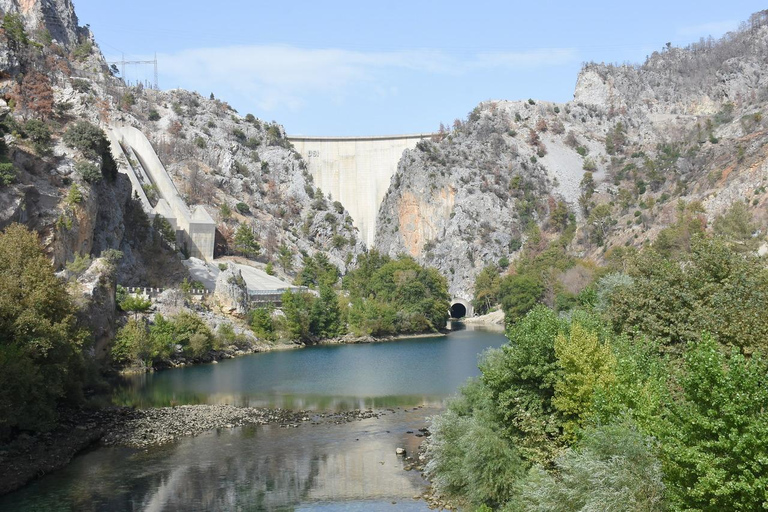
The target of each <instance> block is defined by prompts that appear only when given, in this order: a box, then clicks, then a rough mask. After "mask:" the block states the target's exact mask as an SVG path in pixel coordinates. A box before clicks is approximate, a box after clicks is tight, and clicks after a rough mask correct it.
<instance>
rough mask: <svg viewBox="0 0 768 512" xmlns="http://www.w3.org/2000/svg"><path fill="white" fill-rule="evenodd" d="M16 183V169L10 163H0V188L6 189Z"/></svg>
mask: <svg viewBox="0 0 768 512" xmlns="http://www.w3.org/2000/svg"><path fill="white" fill-rule="evenodd" d="M14 181H16V168H15V167H14V166H13V164H12V163H10V162H0V187H6V186H8V185H10V184H11V183H13V182H14Z"/></svg>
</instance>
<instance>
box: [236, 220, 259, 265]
mask: <svg viewBox="0 0 768 512" xmlns="http://www.w3.org/2000/svg"><path fill="white" fill-rule="evenodd" d="M234 248H235V251H236V252H239V253H240V254H242V255H243V256H246V257H248V258H252V257H254V256H256V255H257V254H259V251H260V250H261V246H260V245H259V242H257V241H256V237H255V236H254V234H253V230H252V229H251V228H250V227H249V226H247V225H245V224H240V226H238V228H237V231H236V232H235V238H234Z"/></svg>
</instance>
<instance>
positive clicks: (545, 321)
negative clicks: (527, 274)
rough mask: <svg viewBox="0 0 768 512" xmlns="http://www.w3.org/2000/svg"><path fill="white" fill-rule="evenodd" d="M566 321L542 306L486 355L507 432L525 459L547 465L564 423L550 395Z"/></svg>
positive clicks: (486, 375) (485, 373)
mask: <svg viewBox="0 0 768 512" xmlns="http://www.w3.org/2000/svg"><path fill="white" fill-rule="evenodd" d="M560 332H567V323H566V322H565V321H564V320H560V319H559V318H558V317H557V314H556V313H555V312H554V311H552V310H551V309H549V308H547V307H544V306H537V307H535V308H534V309H533V310H532V311H531V312H530V313H528V314H527V315H526V316H525V317H523V319H522V320H520V321H519V322H517V323H515V324H510V325H509V326H508V327H507V337H508V338H509V340H510V342H509V343H508V344H506V345H504V346H502V347H501V349H499V350H498V351H491V352H488V353H487V354H486V356H485V357H484V359H483V360H482V361H481V363H480V371H481V372H482V376H481V379H482V382H483V383H484V384H485V386H487V388H488V390H489V392H490V396H491V399H492V400H493V403H494V404H496V407H497V409H498V415H499V417H498V422H499V424H500V425H502V426H503V432H504V435H505V436H506V437H507V438H509V439H511V440H513V442H514V443H515V444H516V445H517V446H518V449H519V450H520V454H521V455H522V457H523V458H524V459H525V460H528V461H531V462H536V463H541V464H548V463H550V462H551V461H552V459H553V458H554V456H555V455H556V454H557V452H558V450H559V449H560V447H561V446H562V440H561V439H560V437H561V436H560V433H561V429H562V424H561V421H560V418H559V415H558V412H557V410H556V408H555V406H554V405H553V404H552V399H553V397H554V395H555V384H556V383H557V382H558V380H559V377H558V376H559V372H560V366H559V364H558V361H557V357H556V354H555V339H556V338H557V336H558V334H559V333H560Z"/></svg>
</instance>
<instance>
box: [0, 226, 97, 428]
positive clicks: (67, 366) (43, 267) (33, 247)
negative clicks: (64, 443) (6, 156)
mask: <svg viewBox="0 0 768 512" xmlns="http://www.w3.org/2000/svg"><path fill="white" fill-rule="evenodd" d="M76 313H77V310H76V307H75V305H74V303H73V302H72V299H71V298H70V296H69V295H68V294H67V291H66V287H65V283H64V282H63V281H62V280H60V279H58V278H57V277H56V276H55V275H54V273H53V268H52V267H51V264H50V262H49V260H48V258H47V257H46V255H45V254H44V253H43V251H42V249H41V247H40V243H39V242H38V239H37V236H36V234H35V233H33V232H31V231H29V230H28V229H27V228H26V227H24V226H22V225H20V224H11V225H10V226H9V227H7V228H6V229H5V231H4V232H3V233H0V437H4V436H5V435H7V434H8V433H9V431H10V430H11V429H14V428H20V429H28V430H45V429H48V428H50V427H51V426H52V425H53V422H54V421H55V419H56V407H57V405H58V404H59V403H60V401H61V400H63V399H67V400H75V401H76V400H78V399H79V398H80V396H81V388H82V382H83V380H82V379H83V371H82V366H83V358H82V348H83V344H84V342H85V340H86V337H87V333H86V332H85V331H84V330H82V329H81V328H80V327H79V326H78V322H77V316H76Z"/></svg>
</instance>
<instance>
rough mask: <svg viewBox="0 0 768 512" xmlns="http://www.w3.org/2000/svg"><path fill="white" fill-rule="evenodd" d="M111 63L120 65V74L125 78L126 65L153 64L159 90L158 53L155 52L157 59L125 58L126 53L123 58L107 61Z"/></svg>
mask: <svg viewBox="0 0 768 512" xmlns="http://www.w3.org/2000/svg"><path fill="white" fill-rule="evenodd" d="M107 64H109V65H114V66H116V65H118V64H119V65H120V74H121V76H122V77H123V79H125V66H126V65H135V64H153V65H154V66H155V83H154V88H155V89H157V90H159V89H160V87H159V86H158V79H157V74H158V73H157V53H155V59H154V60H125V54H123V58H122V59H121V60H118V61H113V62H107Z"/></svg>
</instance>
